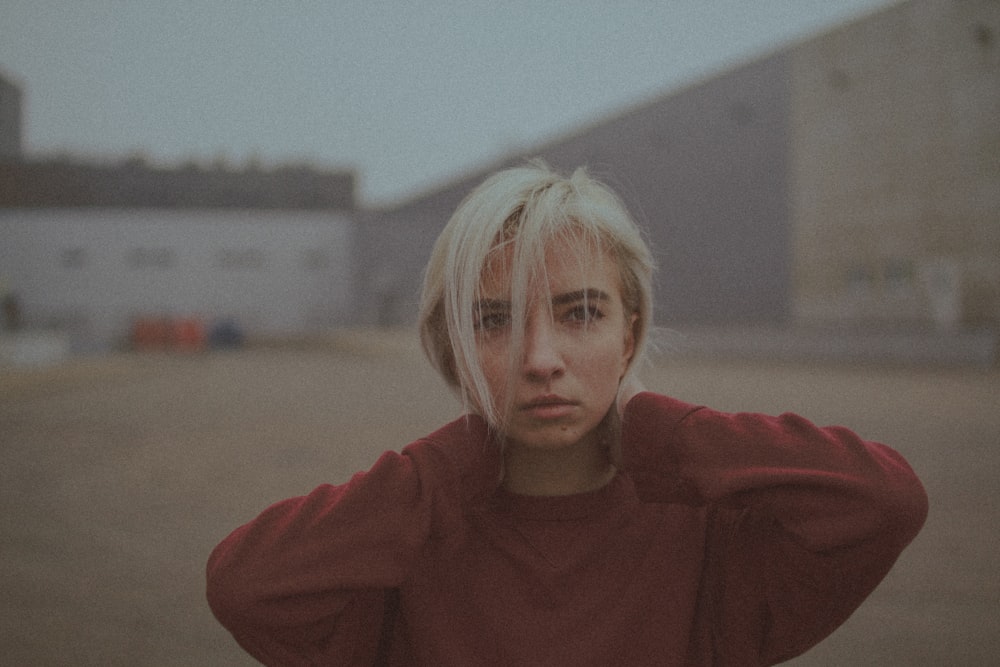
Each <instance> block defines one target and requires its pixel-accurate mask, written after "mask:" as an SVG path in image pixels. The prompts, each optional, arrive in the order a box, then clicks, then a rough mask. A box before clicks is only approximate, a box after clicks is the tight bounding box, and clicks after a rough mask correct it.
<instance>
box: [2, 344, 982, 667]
mask: <svg viewBox="0 0 1000 667" xmlns="http://www.w3.org/2000/svg"><path fill="white" fill-rule="evenodd" d="M646 380H647V384H648V386H649V387H650V388H651V389H654V390H657V391H661V392H664V393H670V394H673V395H675V396H678V397H680V398H683V399H685V400H689V401H693V402H701V403H706V404H709V405H712V406H713V407H717V408H721V409H726V410H757V411H764V412H772V413H773V412H781V411H785V410H791V411H795V412H799V413H800V414H803V415H805V416H807V417H809V418H810V419H813V420H814V421H817V422H820V423H842V424H845V425H848V426H851V427H853V428H854V429H855V430H857V431H858V432H860V433H862V434H863V435H865V436H866V437H869V438H871V439H876V440H881V441H884V442H888V443H890V444H892V445H893V446H895V447H896V448H897V449H899V450H900V451H901V452H902V453H903V454H904V455H905V456H906V457H907V458H908V459H909V460H910V461H911V463H912V464H913V466H914V468H916V469H917V471H918V473H919V474H920V475H921V476H922V478H923V479H924V481H925V483H926V486H927V488H928V491H929V492H930V495H931V516H930V518H929V520H928V524H927V527H926V528H925V530H924V532H923V533H922V534H921V535H920V537H918V538H917V541H916V542H915V543H914V544H913V545H912V546H911V547H910V549H909V550H908V551H907V552H906V553H904V554H903V556H902V558H901V559H900V561H899V562H898V563H897V566H896V568H895V569H894V570H893V572H892V573H891V574H890V576H889V578H888V579H887V580H886V581H885V582H884V583H883V585H882V586H881V587H880V588H879V589H878V590H877V591H876V593H875V594H874V595H873V596H872V597H871V598H870V599H869V601H868V602H866V603H865V605H864V606H863V607H862V608H861V609H860V610H859V611H858V612H857V613H856V614H855V616H854V617H853V618H852V619H851V621H849V622H848V623H847V624H846V625H845V626H844V627H843V628H841V629H840V630H839V631H838V632H837V633H835V634H834V636H833V637H831V638H830V639H829V640H827V641H826V642H825V643H824V644H822V645H821V646H820V647H818V648H817V649H815V650H814V651H813V652H811V653H810V654H809V655H807V656H805V657H803V658H800V659H799V660H796V661H794V663H790V664H795V665H880V666H884V665H934V666H935V667H937V666H940V665H986V664H995V662H993V661H995V660H996V656H997V655H1000V491H998V486H1000V485H998V482H997V480H998V479H1000V372H997V371H995V370H994V371H981V370H979V371H977V370H954V369H952V370H948V369H912V368H910V369H900V368H874V367H840V366H829V365H808V364H784V365H782V364H778V365H775V364H761V363H750V362H723V361H706V360H693V359H684V360H682V359H672V360H671V359H662V360H660V361H659V362H658V363H657V364H655V366H654V367H653V368H651V369H650V370H649V371H648V372H647V373H646ZM458 413H459V407H458V404H457V402H456V401H455V400H454V399H453V398H452V396H451V395H450V393H449V392H448V391H447V390H446V389H445V388H444V386H443V385H442V383H441V382H440V381H439V380H438V379H437V378H436V376H435V375H434V374H433V373H432V371H431V370H430V369H429V367H428V366H427V364H426V363H425V362H424V361H423V359H422V358H421V357H420V355H419V353H418V352H417V350H416V347H415V345H413V344H412V343H409V342H401V341H400V339H399V338H398V337H397V336H385V335H378V336H364V337H341V338H338V339H337V340H335V341H332V342H331V343H330V344H328V345H326V346H324V347H322V348H315V347H314V348H309V349H305V348H299V349H288V348H285V349H256V350H243V351H239V352H233V353H210V354H203V355H197V356H169V355H165V356H155V355H154V356H138V355H121V356H114V357H110V358H105V359H98V360H77V361H73V362H69V363H66V364H63V365H60V366H58V367H54V368H43V369H34V370H24V369H21V370H18V369H9V368H8V369H2V368H0V535H2V543H0V586H2V589H0V590H2V592H3V594H2V596H0V656H2V658H0V663H3V664H9V665H103V666H107V665H123V666H124V665H128V666H138V665H155V666H170V665H178V666H179V665H185V666H189V665H250V664H256V663H254V662H253V661H252V660H250V659H249V658H248V657H246V656H245V655H244V654H242V652H241V651H240V650H239V648H238V647H237V646H236V644H235V643H234V642H233V641H232V640H231V639H230V638H229V636H228V634H227V633H226V632H225V631H224V630H223V629H222V628H221V627H220V626H218V625H217V624H216V623H215V621H214V619H213V618H212V616H211V613H210V612H209V610H208V608H207V606H206V604H205V602H204V596H203V587H204V577H203V569H204V562H205V559H206V557H207V555H208V553H209V551H210V550H211V548H212V547H213V546H214V545H215V543H216V542H218V540H219V539H221V538H222V537H223V536H224V535H225V534H226V533H227V532H228V531H229V530H231V529H232V528H234V527H235V526H236V525H238V524H240V523H242V522H244V521H247V520H249V519H250V518H252V517H253V516H254V515H255V514H256V513H257V512H258V511H260V510H261V509H263V507H265V506H266V505H267V504H268V503H270V502H272V501H275V500H278V499H280V498H283V497H286V496H290V495H297V494H301V493H305V492H307V491H308V490H309V489H310V488H312V487H313V486H315V485H316V484H318V483H320V482H340V481H344V480H346V479H347V478H348V476H349V475H350V474H351V473H352V472H354V471H356V470H360V469H364V468H367V467H368V466H369V465H370V464H371V463H372V462H373V461H374V460H375V458H376V457H377V455H378V454H379V453H380V452H381V451H383V450H385V449H398V448H399V447H401V446H403V445H405V444H406V443H407V442H409V441H411V440H413V439H414V438H416V437H419V436H421V435H423V434H425V433H427V432H429V431H431V430H432V429H433V428H435V427H436V426H437V425H439V424H441V423H442V422H444V421H446V420H448V419H450V418H452V417H453V416H456V415H457V414H458Z"/></svg>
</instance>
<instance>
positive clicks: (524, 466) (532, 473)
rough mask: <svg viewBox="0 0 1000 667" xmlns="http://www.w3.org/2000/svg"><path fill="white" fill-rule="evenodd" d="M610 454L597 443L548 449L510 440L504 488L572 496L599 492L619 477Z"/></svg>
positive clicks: (526, 493)
mask: <svg viewBox="0 0 1000 667" xmlns="http://www.w3.org/2000/svg"><path fill="white" fill-rule="evenodd" d="M615 472H616V469H615V467H614V466H613V465H612V464H611V462H610V461H609V460H608V453H607V452H606V451H605V450H604V449H603V448H602V447H600V446H599V443H597V442H581V443H578V444H576V445H573V446H571V447H562V448H559V449H544V448H536V447H524V446H521V445H517V444H516V443H512V442H508V443H507V446H506V447H505V449H504V482H503V485H504V487H505V488H506V489H507V490H508V491H510V492H512V493H517V494H521V495H526V496H568V495H572V494H574V493H586V492H588V491H595V490H597V489H599V488H601V487H603V486H604V485H606V484H607V483H608V482H610V481H611V478H613V477H614V476H615Z"/></svg>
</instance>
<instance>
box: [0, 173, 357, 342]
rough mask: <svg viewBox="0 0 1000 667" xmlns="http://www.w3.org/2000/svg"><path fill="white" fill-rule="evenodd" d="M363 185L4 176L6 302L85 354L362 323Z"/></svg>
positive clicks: (295, 177)
mask: <svg viewBox="0 0 1000 667" xmlns="http://www.w3.org/2000/svg"><path fill="white" fill-rule="evenodd" d="M355 214H356V211H355V201H354V175H353V173H351V172H324V171H318V170H315V169H311V168H305V167H286V168H277V169H273V170H260V169H247V170H242V171H234V170H229V169H225V168H214V169H202V168H197V167H193V166H192V167H184V168H179V169H160V168H152V167H149V166H146V165H145V164H143V163H141V162H138V161H131V162H127V163H123V164H118V165H106V166H102V165H94V164H86V163H76V162H68V161H44V162H32V161H19V162H2V163H0V239H2V242H0V291H2V292H5V293H7V294H8V295H10V296H13V297H14V298H16V302H17V304H18V306H19V310H20V313H19V315H20V317H21V320H22V321H23V325H24V326H25V327H26V328H34V329H58V330H60V331H63V332H66V333H67V334H68V335H69V337H70V339H71V344H72V346H73V347H74V348H76V349H78V350H101V349H108V348H113V347H119V346H122V345H127V344H129V343H130V341H131V337H132V336H133V335H134V333H135V331H136V330H137V327H140V326H141V325H148V324H150V323H156V324H157V326H159V324H158V323H162V322H164V321H168V320H169V321H172V322H178V321H188V322H190V321H194V322H197V323H199V324H200V326H201V327H202V329H203V332H204V334H205V335H206V336H207V335H209V334H210V333H211V330H212V329H213V328H216V327H222V326H225V327H227V328H228V329H229V330H230V331H232V330H234V329H235V330H237V331H239V332H240V333H242V334H243V335H245V336H272V337H273V336H292V337H298V336H302V335H307V334H310V333H317V332H322V331H326V330H328V329H330V328H331V327H335V326H338V325H344V324H349V323H351V322H352V321H353V320H354V312H355V310H356V306H355V304H354V301H353V295H354V294H355V291H356V290H355V287H354V285H353V279H354V271H353V266H354V262H355V261H356V260H355V252H354V247H353V243H354V237H355Z"/></svg>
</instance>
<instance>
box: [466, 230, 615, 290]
mask: <svg viewBox="0 0 1000 667" xmlns="http://www.w3.org/2000/svg"><path fill="white" fill-rule="evenodd" d="M514 254H515V249H514V246H513V245H512V244H509V243H508V244H504V245H503V246H499V247H497V248H495V249H494V251H493V252H491V253H490V256H489V257H488V258H487V262H486V266H485V267H484V270H483V275H482V277H481V280H480V290H481V292H482V293H483V295H484V296H492V297H504V298H509V297H510V292H511V287H512V285H514V284H519V285H524V286H525V289H526V290H528V291H529V293H532V294H537V293H539V291H542V292H548V293H549V294H553V295H554V294H559V293H562V292H567V291H572V290H579V289H584V288H590V287H595V288H599V289H601V290H602V291H604V292H606V293H607V294H609V295H614V296H618V295H619V292H620V284H619V282H620V281H619V276H618V266H617V264H616V263H615V261H614V258H613V257H612V254H611V253H610V252H609V251H608V250H607V249H606V248H604V247H602V246H601V245H600V244H598V243H596V242H588V241H586V240H584V239H581V238H579V237H576V236H573V237H568V238H566V237H562V238H555V239H551V240H549V241H548V242H546V243H545V245H544V248H543V249H542V251H541V252H539V253H536V254H535V255H534V256H531V255H526V256H525V257H526V258H525V259H524V260H522V265H520V266H518V265H515V259H514ZM518 274H520V275H518Z"/></svg>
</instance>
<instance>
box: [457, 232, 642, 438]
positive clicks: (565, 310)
mask: <svg viewBox="0 0 1000 667" xmlns="http://www.w3.org/2000/svg"><path fill="white" fill-rule="evenodd" d="M573 243H574V241H573V240H572V239H568V240H556V241H553V242H552V243H551V244H550V245H549V247H548V248H547V249H546V254H545V262H546V271H545V274H546V278H547V280H548V285H547V287H548V289H544V287H545V285H541V286H539V289H533V290H532V292H533V293H535V294H537V295H539V296H538V297H537V298H534V297H529V300H528V306H527V319H526V323H525V331H524V345H523V350H522V353H521V354H520V358H519V359H517V360H516V362H515V366H514V373H513V374H511V373H510V371H509V369H510V363H511V355H512V354H514V352H513V350H512V342H511V339H512V336H511V304H510V276H509V274H508V272H507V271H506V270H505V268H504V266H505V265H506V262H495V263H494V266H493V268H494V269H495V270H493V271H487V277H486V278H485V279H484V284H483V286H482V298H481V300H480V302H479V303H478V304H477V314H476V320H475V321H476V324H477V332H476V339H477V345H478V349H479V355H480V359H481V363H482V367H483V372H484V374H485V376H486V381H487V384H488V385H489V389H490V392H491V395H492V397H493V401H494V404H495V405H497V406H498V407H499V408H501V409H502V408H503V407H504V406H507V405H509V406H510V412H509V413H508V415H507V421H506V424H505V434H506V437H507V446H508V447H532V448H547V449H555V448H561V447H569V446H573V445H576V444H579V443H581V442H590V443H594V442H596V439H597V438H598V437H599V432H598V430H597V429H598V427H599V426H600V425H601V422H602V421H603V420H604V418H605V416H606V415H607V413H608V411H609V409H611V407H612V406H613V405H614V403H615V397H616V395H617V392H618V385H619V383H620V381H621V378H622V376H623V375H624V374H625V371H626V369H627V368H628V363H629V361H630V359H631V358H632V354H633V352H634V347H635V337H634V334H633V324H634V323H635V321H636V318H637V316H636V315H634V314H632V313H629V314H626V313H625V312H624V306H623V303H622V297H621V286H620V279H619V276H618V269H617V266H616V265H615V262H614V261H613V259H612V258H610V257H609V256H608V253H606V252H603V251H594V252H586V251H585V252H584V254H582V255H581V254H580V253H578V252H577V249H576V248H574V247H572V245H573ZM577 243H579V242H577ZM581 257H582V258H583V260H582V261H581ZM542 295H544V296H542ZM548 295H551V301H550V302H549V303H546V302H545V299H548V298H549V296H548Z"/></svg>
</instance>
